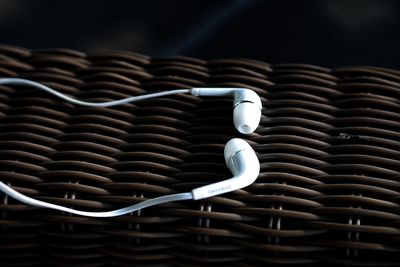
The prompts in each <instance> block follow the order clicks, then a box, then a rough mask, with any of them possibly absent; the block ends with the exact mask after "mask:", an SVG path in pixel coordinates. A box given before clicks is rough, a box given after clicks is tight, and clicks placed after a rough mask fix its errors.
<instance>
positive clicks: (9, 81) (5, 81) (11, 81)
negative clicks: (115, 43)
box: [0, 78, 191, 107]
mask: <svg viewBox="0 0 400 267" xmlns="http://www.w3.org/2000/svg"><path fill="white" fill-rule="evenodd" d="M0 85H27V86H32V87H34V88H37V89H40V90H43V91H46V92H48V93H50V94H52V95H55V96H57V97H59V98H61V99H64V100H65V101H68V102H70V103H73V104H77V105H82V106H89V107H111V106H117V105H122V104H127V103H131V102H136V101H141V100H145V99H150V98H156V97H162V96H167V95H176V94H187V93H190V92H191V90H190V89H176V90H170V91H164V92H158V93H151V94H147V95H139V96H132V97H128V98H123V99H119V100H114V101H108V102H99V103H96V102H87V101H82V100H78V99H76V98H72V97H70V96H67V95H65V94H63V93H60V92H58V91H56V90H54V89H51V88H50V87H48V86H46V85H43V84H40V83H37V82H34V81H30V80H26V79H20V78H0Z"/></svg>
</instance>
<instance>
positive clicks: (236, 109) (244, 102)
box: [190, 88, 262, 134]
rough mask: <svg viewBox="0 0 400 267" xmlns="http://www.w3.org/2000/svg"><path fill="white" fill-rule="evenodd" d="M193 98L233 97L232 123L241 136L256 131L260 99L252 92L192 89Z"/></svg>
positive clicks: (227, 89) (226, 89)
mask: <svg viewBox="0 0 400 267" xmlns="http://www.w3.org/2000/svg"><path fill="white" fill-rule="evenodd" d="M190 92H191V94H192V95H195V96H233V123H234V125H235V127H236V129H237V130H238V131H239V132H240V133H243V134H249V133H252V132H254V131H255V130H256V128H257V126H258V124H259V123H260V119H261V109H262V104H261V99H260V97H259V96H258V95H257V94H256V93H255V92H254V91H252V90H250V89H245V88H192V89H191V91H190Z"/></svg>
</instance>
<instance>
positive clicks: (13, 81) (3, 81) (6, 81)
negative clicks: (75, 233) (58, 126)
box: [0, 78, 193, 217]
mask: <svg viewBox="0 0 400 267" xmlns="http://www.w3.org/2000/svg"><path fill="white" fill-rule="evenodd" d="M0 85H25V86H31V87H34V88H37V89H40V90H43V91H46V92H48V93H50V94H52V95H55V96H57V97H59V98H61V99H63V100H65V101H68V102H70V103H73V104H77V105H82V106H90V107H111V106H116V105H122V104H126V103H131V102H136V101H141V100H145V99H150V98H156V97H162V96H167V95H174V94H186V93H190V92H191V91H190V89H177V90H170V91H164V92H158V93H152V94H147V95H140V96H133V97H128V98H124V99H120V100H114V101H109V102H99V103H95V102H87V101H82V100H78V99H75V98H72V97H70V96H67V95H65V94H62V93H60V92H58V91H56V90H54V89H52V88H50V87H48V86H46V85H43V84H40V83H37V82H34V81H30V80H26V79H20V78H0ZM0 191H2V192H3V193H5V194H7V195H9V196H10V197H12V198H14V199H16V200H19V201H21V202H23V203H25V204H28V205H32V206H36V207H41V208H49V209H55V210H60V211H65V212H70V213H73V214H77V215H82V216H87V217H115V216H121V215H124V214H127V213H130V212H134V211H137V210H140V209H144V208H147V207H150V206H154V205H159V204H162V203H166V202H171V201H180V200H188V199H193V195H192V193H178V194H172V195H167V196H162V197H157V198H153V199H149V200H145V201H143V202H140V203H138V204H135V205H131V206H128V207H126V208H122V209H117V210H113V211H106V212H89V211H80V210H75V209H71V208H67V207H64V206H60V205H56V204H51V203H48V202H45V201H41V200H37V199H34V198H31V197H28V196H25V195H23V194H21V193H19V192H17V191H15V190H14V189H12V188H11V187H9V186H8V185H6V184H4V183H3V182H0Z"/></svg>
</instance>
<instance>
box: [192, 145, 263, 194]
mask: <svg viewBox="0 0 400 267" xmlns="http://www.w3.org/2000/svg"><path fill="white" fill-rule="evenodd" d="M228 167H229V169H231V171H232V173H233V175H234V177H232V178H230V179H228V180H225V181H221V182H218V183H214V184H210V185H206V186H202V187H199V188H196V189H193V190H192V196H193V199H194V200H199V199H204V198H208V197H213V196H216V195H221V194H225V193H228V192H231V191H234V190H238V189H241V188H243V187H246V186H249V185H251V184H252V183H253V182H254V181H255V180H256V179H257V177H258V174H259V173H260V163H259V161H258V158H257V156H256V154H255V153H254V151H252V150H241V151H239V152H237V153H236V154H235V155H233V156H232V158H231V159H230V160H229V161H228Z"/></svg>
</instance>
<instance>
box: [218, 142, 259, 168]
mask: <svg viewBox="0 0 400 267" xmlns="http://www.w3.org/2000/svg"><path fill="white" fill-rule="evenodd" d="M244 149H248V150H253V149H252V148H251V146H250V145H249V144H248V143H247V142H246V141H244V140H243V139H240V138H233V139H231V140H229V141H228V142H227V143H226V145H225V149H224V158H225V163H226V164H227V165H228V161H229V160H230V159H231V158H232V156H233V155H235V154H236V153H237V152H239V151H241V150H244Z"/></svg>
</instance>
